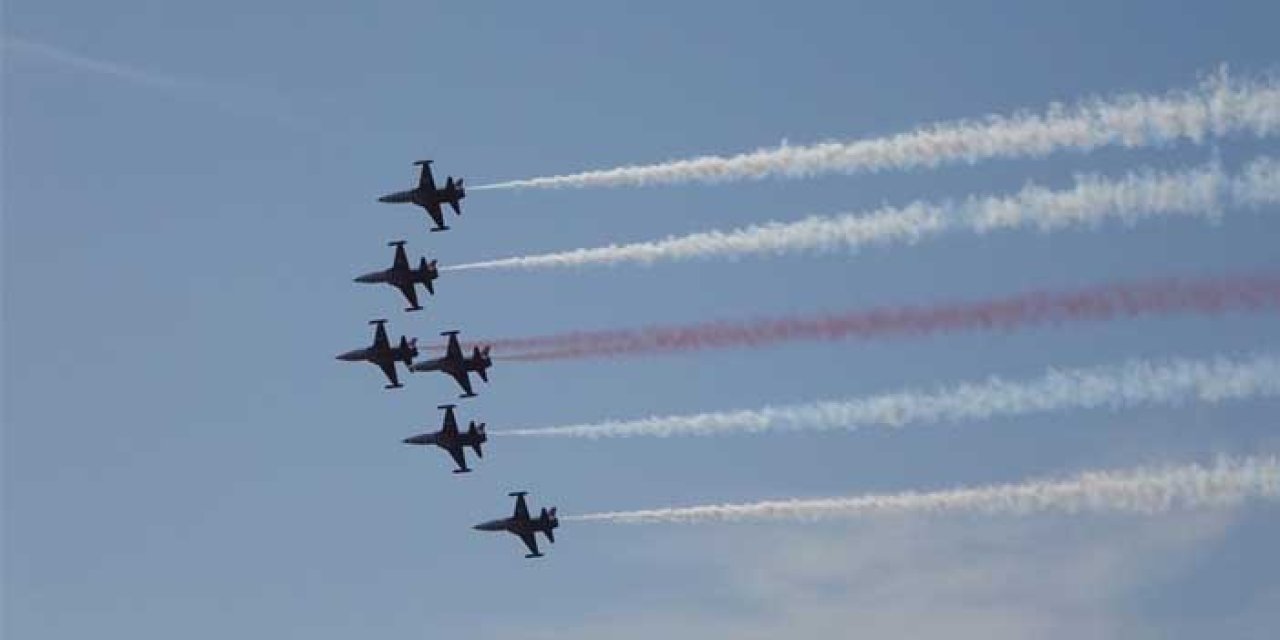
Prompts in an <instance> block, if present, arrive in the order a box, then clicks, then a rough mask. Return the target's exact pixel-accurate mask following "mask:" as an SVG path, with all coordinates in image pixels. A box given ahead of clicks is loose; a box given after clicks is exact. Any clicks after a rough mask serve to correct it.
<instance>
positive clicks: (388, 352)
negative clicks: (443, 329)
mask: <svg viewBox="0 0 1280 640" xmlns="http://www.w3.org/2000/svg"><path fill="white" fill-rule="evenodd" d="M386 323H387V321H386V320H370V321H369V324H371V325H374V326H376V327H377V328H376V329H374V332H373V344H372V345H370V346H368V347H365V348H363V349H354V350H352V351H348V352H346V353H344V354H342V355H340V356H338V359H339V360H345V361H347V362H371V363H373V364H376V365H378V368H379V369H382V373H384V374H386V376H387V380H389V381H391V384H389V385H387V386H386V388H388V389H399V388H400V387H403V386H404V385H402V384H400V378H399V376H397V375H396V362H403V363H404V365H405V366H406V367H408V366H412V365H413V359H414V358H416V357H417V356H418V339H417V338H414V339H413V340H410V339H408V338H406V337H404V336H400V346H398V347H393V346H391V343H390V342H389V341H388V340H387V328H386V326H385V325H386Z"/></svg>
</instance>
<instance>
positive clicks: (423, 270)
mask: <svg viewBox="0 0 1280 640" xmlns="http://www.w3.org/2000/svg"><path fill="white" fill-rule="evenodd" d="M387 246H388V247H395V248H396V257H395V260H394V261H393V262H392V263H391V268H390V269H383V270H382V271H374V272H373V273H366V274H364V275H362V276H360V277H359V278H356V282H367V283H385V284H389V285H391V286H393V287H395V288H397V289H399V290H400V293H401V294H403V295H404V299H405V300H407V301H408V302H409V308H407V309H405V311H420V310H421V309H422V306H421V305H419V304H418V290H417V289H416V288H414V285H416V284H422V285H423V286H425V287H426V288H427V293H429V294H431V295H433V296H434V295H435V294H436V288H435V286H434V285H432V284H431V282H432V281H433V280H435V279H436V278H439V277H440V271H439V269H437V268H436V261H435V260H432V261H431V262H427V259H426V258H422V259H421V260H420V261H419V262H418V268H417V269H414V268H413V267H410V266H409V257H408V256H406V255H405V253H404V240H396V241H395V242H388V243H387Z"/></svg>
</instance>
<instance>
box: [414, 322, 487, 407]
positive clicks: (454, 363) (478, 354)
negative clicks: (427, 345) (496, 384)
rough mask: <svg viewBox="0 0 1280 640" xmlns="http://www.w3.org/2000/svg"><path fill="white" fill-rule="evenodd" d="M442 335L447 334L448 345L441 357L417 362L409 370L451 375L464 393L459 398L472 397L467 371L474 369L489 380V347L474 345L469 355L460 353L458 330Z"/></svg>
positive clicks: (445, 333) (469, 377) (481, 377)
mask: <svg viewBox="0 0 1280 640" xmlns="http://www.w3.org/2000/svg"><path fill="white" fill-rule="evenodd" d="M440 335H442V336H449V346H448V348H447V349H446V350H445V353H444V357H443V358H435V359H433V360H423V361H422V362H419V363H418V364H415V365H413V366H411V367H409V370H410V371H442V372H444V373H447V374H449V375H451V376H453V379H454V380H457V381H458V386H460V387H462V390H463V391H465V392H466V393H464V394H462V395H461V396H459V397H461V398H474V397H475V395H476V393H475V392H474V391H472V390H471V376H470V375H468V373H469V372H471V371H474V372H476V373H478V374H480V379H481V380H484V381H485V382H488V381H489V367H492V366H493V359H491V358H490V357H489V347H485V348H483V349H481V348H480V347H475V349H474V350H472V352H471V357H470V358H468V357H465V356H463V355H462V347H460V346H458V332H457V331H445V332H444V333H441V334H440Z"/></svg>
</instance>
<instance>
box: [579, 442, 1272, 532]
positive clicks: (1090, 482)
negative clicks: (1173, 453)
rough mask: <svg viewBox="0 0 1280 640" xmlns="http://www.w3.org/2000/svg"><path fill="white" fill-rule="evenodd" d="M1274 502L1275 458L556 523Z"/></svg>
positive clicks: (1157, 508) (1137, 509)
mask: <svg viewBox="0 0 1280 640" xmlns="http://www.w3.org/2000/svg"><path fill="white" fill-rule="evenodd" d="M1276 497H1280V462H1278V461H1277V459H1276V457H1275V456H1266V457H1249V458H1243V459H1238V460H1233V459H1229V458H1222V459H1219V460H1218V461H1217V462H1216V463H1215V464H1214V465H1213V466H1201V465H1198V464H1190V465H1185V466H1167V467H1157V468H1138V469H1133V470H1127V471H1093V472H1087V473H1082V474H1080V475H1078V476H1076V477H1074V478H1069V479H1065V480H1041V481H1032V482H1026V483H1022V484H1006V485H990V486H984V487H976V488H967V489H966V488H960V489H950V490H946V491H936V492H930V493H918V492H915V491H907V492H904V493H893V494H869V495H862V496H854V497H848V498H824V499H816V500H798V499H797V500H775V501H769V502H754V503H747V504H718V505H705V506H697V507H681V508H669V509H646V510H642V511H612V512H605V513H589V514H585V515H578V516H561V518H560V519H561V520H564V521H577V522H608V523H615V524H646V523H676V522H680V523H698V522H744V521H758V520H792V521H796V520H798V521H815V520H826V519H834V518H860V517H874V516H882V515H901V514H945V513H960V512H970V513H980V514H988V515H997V514H1011V515H1026V514H1032V513H1039V512H1048V511H1056V512H1063V513H1071V514H1075V513H1093V512H1134V513H1146V514H1150V513H1163V512H1166V511H1170V510H1172V509H1201V508H1207V507H1228V506H1234V505H1238V504H1241V503H1243V502H1245V501H1246V500H1249V499H1258V498H1266V499H1275V498H1276Z"/></svg>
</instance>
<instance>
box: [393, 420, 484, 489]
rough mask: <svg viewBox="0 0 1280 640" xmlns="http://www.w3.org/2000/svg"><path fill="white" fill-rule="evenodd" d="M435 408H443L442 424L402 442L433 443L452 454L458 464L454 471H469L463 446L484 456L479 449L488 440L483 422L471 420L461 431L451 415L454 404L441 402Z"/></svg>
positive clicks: (477, 455)
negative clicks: (477, 422)
mask: <svg viewBox="0 0 1280 640" xmlns="http://www.w3.org/2000/svg"><path fill="white" fill-rule="evenodd" d="M437 408H438V409H444V426H442V427H441V428H440V430H439V431H436V432H434V433H423V434H420V435H416V436H413V437H412V438H405V439H404V443H405V444H434V445H435V446H437V447H440V448H441V449H444V450H445V451H448V452H449V455H450V456H453V461H454V462H455V463H457V465H458V468H457V469H454V470H453V472H454V473H466V472H468V471H471V469H468V468H467V454H466V452H465V451H464V450H463V447H471V448H472V449H474V450H475V452H476V457H477V458H483V457H484V452H483V451H481V449H480V445H482V444H484V443H485V442H488V440H489V438H488V437H486V436H485V435H484V423H483V422H481V423H480V424H476V421H475V420H472V421H471V426H470V427H468V428H467V432H466V433H461V432H459V431H458V420H457V418H455V417H454V415H453V409H454V405H451V404H442V405H440V406H439V407H437Z"/></svg>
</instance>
